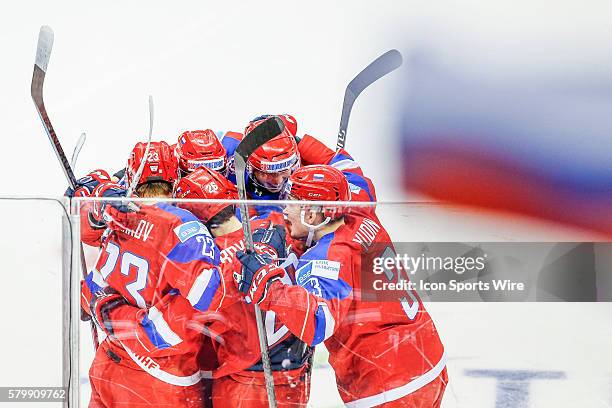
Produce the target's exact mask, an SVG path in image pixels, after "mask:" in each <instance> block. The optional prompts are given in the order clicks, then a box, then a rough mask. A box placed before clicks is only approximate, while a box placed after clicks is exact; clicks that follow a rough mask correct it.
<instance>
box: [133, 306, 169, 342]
mask: <svg viewBox="0 0 612 408" xmlns="http://www.w3.org/2000/svg"><path fill="white" fill-rule="evenodd" d="M140 324H141V325H142V328H143V329H144V331H145V333H146V334H147V337H148V338H149V340H150V341H151V343H153V345H154V346H155V347H157V348H158V349H160V350H163V349H167V348H168V347H171V344H170V343H168V342H167V341H166V340H164V338H163V337H162V335H161V334H160V333H159V332H158V331H157V329H156V328H155V325H154V324H153V322H152V321H151V319H149V314H148V313H147V314H145V316H144V318H143V319H142V322H140Z"/></svg>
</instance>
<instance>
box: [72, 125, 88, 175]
mask: <svg viewBox="0 0 612 408" xmlns="http://www.w3.org/2000/svg"><path fill="white" fill-rule="evenodd" d="M86 139H87V135H86V134H85V132H83V133H81V136H80V137H79V140H77V143H76V145H75V146H74V150H73V151H72V157H71V158H70V168H71V169H73V170H74V168H75V167H76V163H77V159H78V158H79V153H81V149H82V148H83V145H84V144H85V140H86Z"/></svg>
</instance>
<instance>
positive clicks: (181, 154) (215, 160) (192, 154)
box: [175, 129, 227, 174]
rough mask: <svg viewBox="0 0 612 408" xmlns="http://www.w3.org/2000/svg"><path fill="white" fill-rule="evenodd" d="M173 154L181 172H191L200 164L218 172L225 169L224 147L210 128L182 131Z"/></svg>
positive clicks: (225, 153)
mask: <svg viewBox="0 0 612 408" xmlns="http://www.w3.org/2000/svg"><path fill="white" fill-rule="evenodd" d="M175 154H176V157H177V159H178V166H179V170H180V171H181V173H182V174H186V173H191V172H192V171H194V170H195V169H197V168H198V167H201V166H204V167H208V168H209V169H212V170H215V171H218V172H220V173H225V172H226V171H227V152H226V150H225V147H223V145H222V144H221V142H220V141H219V138H218V137H217V135H216V134H215V132H213V131H212V130H210V129H206V130H191V131H187V132H183V133H182V134H181V135H180V136H179V138H178V142H177V144H176V149H175Z"/></svg>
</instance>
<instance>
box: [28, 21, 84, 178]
mask: <svg viewBox="0 0 612 408" xmlns="http://www.w3.org/2000/svg"><path fill="white" fill-rule="evenodd" d="M52 49H53V30H52V29H51V27H48V26H42V27H41V28H40V33H39V34H38V46H37V48H36V60H35V62H34V73H33V74H32V86H31V90H30V91H31V94H32V100H33V101H34V106H36V111H37V112H38V116H39V117H40V120H41V121H42V123H43V127H44V128H45V132H46V133H47V136H49V140H50V141H51V145H52V146H53V151H54V152H55V154H56V155H57V158H58V159H59V161H60V163H61V165H62V170H63V171H64V174H65V175H66V179H68V184H69V185H70V187H72V188H75V187H76V178H75V177H74V173H73V172H72V167H70V163H69V162H68V159H67V158H66V154H65V153H64V150H63V149H62V145H61V144H60V142H59V139H58V138H57V135H56V134H55V130H54V129H53V125H52V124H51V120H50V119H49V115H48V114H47V109H46V108H45V102H44V100H43V85H44V82H45V75H46V73H47V66H48V65H49V59H50V58H51V50H52Z"/></svg>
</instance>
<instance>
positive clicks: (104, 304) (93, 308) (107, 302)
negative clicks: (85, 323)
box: [89, 286, 127, 336]
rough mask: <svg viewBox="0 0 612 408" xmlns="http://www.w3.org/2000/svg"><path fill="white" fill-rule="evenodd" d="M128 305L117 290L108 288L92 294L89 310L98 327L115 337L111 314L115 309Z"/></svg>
mask: <svg viewBox="0 0 612 408" xmlns="http://www.w3.org/2000/svg"><path fill="white" fill-rule="evenodd" d="M126 304H127V301H126V300H125V298H124V297H123V296H121V295H120V294H119V293H118V292H117V291H116V290H115V289H113V288H111V287H110V286H107V287H105V288H103V289H100V290H99V291H97V292H95V293H93V294H92V298H91V301H90V303H89V310H90V312H91V317H92V318H93V320H94V322H95V323H96V325H97V326H98V327H99V328H101V329H102V330H104V332H105V333H106V334H108V335H110V336H113V335H114V331H113V322H112V321H111V319H110V318H109V313H110V312H111V311H112V310H113V309H114V308H116V307H119V306H122V305H126Z"/></svg>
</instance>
